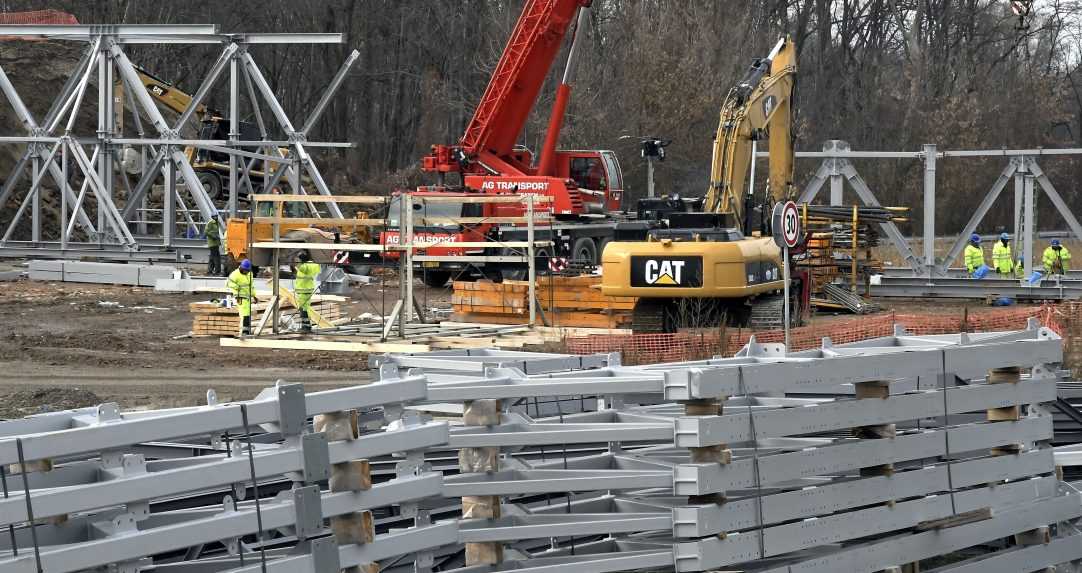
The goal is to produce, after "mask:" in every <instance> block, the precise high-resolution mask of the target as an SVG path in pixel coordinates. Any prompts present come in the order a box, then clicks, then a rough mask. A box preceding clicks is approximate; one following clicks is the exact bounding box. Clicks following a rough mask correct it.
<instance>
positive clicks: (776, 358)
mask: <svg viewBox="0 0 1082 573" xmlns="http://www.w3.org/2000/svg"><path fill="white" fill-rule="evenodd" d="M899 332H901V331H899ZM1061 358H1062V349H1061V340H1059V339H1058V337H1056V335H1055V334H1054V333H1052V332H1051V331H1049V330H1047V329H1043V328H1036V327H1035V326H1034V327H1032V328H1029V329H1026V330H1022V331H1013V332H997V333H987V334H975V335H943V336H922V337H910V336H906V335H904V334H902V333H899V334H898V335H897V336H891V337H886V338H882V339H876V340H870V341H865V342H863V343H860V344H858V345H853V346H848V347H847V346H838V347H832V346H829V345H828V346H825V347H823V348H820V349H815V350H810V351H805V352H798V353H794V354H790V355H788V356H785V355H784V354H782V353H780V352H778V350H777V349H775V348H773V347H772V346H770V345H760V344H758V343H755V342H754V341H753V342H752V343H751V344H749V345H748V346H747V347H746V348H745V349H744V350H743V351H742V352H741V353H740V355H739V356H738V357H735V358H731V359H717V360H711V361H703V362H692V363H669V364H658V365H650V366H641V367H625V366H621V365H620V363H619V358H618V356H616V355H594V356H570V355H558V354H534V353H522V352H495V351H466V350H460V351H443V352H439V353H435V354H425V355H418V356H411V355H386V356H373V357H372V358H371V359H370V361H371V364H372V365H373V366H374V367H376V368H378V378H379V379H378V381H376V382H374V383H371V384H368V385H365V386H354V387H348V388H343V389H339V390H331V391H325V392H315V393H310V394H307V395H306V394H305V393H304V390H303V388H302V387H300V386H299V385H288V384H281V385H279V386H276V387H275V388H270V389H267V390H265V391H264V392H263V393H262V394H260V396H259V397H257V398H256V399H255V400H252V401H249V402H243V403H232V404H218V403H216V400H215V398H214V394H213V392H211V393H209V403H208V405H207V406H204V407H197V408H185V409H180V410H168V411H150V412H130V413H122V412H118V411H117V408H116V406H115V405H112V404H105V405H102V406H99V407H96V408H83V409H79V410H73V411H67V412H58V413H51V414H46V415H43V416H39V417H36V418H28V419H25V420H18V421H12V422H5V423H0V464H3V465H4V467H14V468H16V469H17V473H16V474H15V475H8V476H7V479H6V483H7V486H6V487H7V488H8V490H7V493H6V494H5V495H6V498H5V499H3V500H0V508H3V511H0V525H10V526H12V536H11V537H10V540H9V538H8V536H4V538H3V539H2V540H0V548H3V549H12V547H11V543H12V541H11V540H14V544H15V546H16V547H17V549H18V552H17V555H16V554H15V553H8V554H6V555H3V554H0V573H2V572H7V571H11V572H15V571H33V570H40V571H48V572H50V573H54V572H55V573H62V572H72V573H74V572H76V571H82V570H85V569H86V568H88V567H104V568H117V569H123V568H124V567H127V566H128V564H133V563H139V564H140V566H143V567H146V566H158V567H168V568H170V569H176V570H198V571H205V572H226V571H229V572H245V573H247V572H251V573H254V572H256V571H261V570H263V569H264V568H265V570H268V571H316V572H319V573H324V572H335V571H338V570H340V569H342V568H348V567H353V566H358V567H360V570H361V571H381V572H383V573H399V572H401V573H406V572H412V571H416V570H433V569H434V568H437V567H438V570H440V571H456V570H457V571H463V572H465V571H477V570H491V567H496V568H498V569H501V570H502V569H516V570H524V571H531V570H536V571H557V570H559V571H596V572H610V571H611V572H616V571H628V570H641V569H644V568H648V569H650V570H652V571H713V570H719V569H725V570H740V571H745V572H755V573H782V572H785V573H788V572H791V571H806V572H819V573H828V572H830V573H836V572H838V571H847V572H849V571H851V572H868V573H871V572H874V571H883V570H887V571H891V570H899V569H901V568H903V567H910V568H915V567H918V566H919V565H923V566H925V567H927V566H928V564H929V563H930V560H937V558H939V557H940V556H944V555H947V554H956V553H957V552H960V551H966V552H967V555H971V556H972V557H970V558H969V559H967V560H964V561H958V560H957V559H956V558H955V559H952V560H950V561H946V562H944V561H941V560H940V561H938V563H939V565H934V566H933V568H932V569H930V570H931V571H934V572H935V573H963V572H966V571H977V570H981V571H984V570H998V571H1034V570H1038V569H1043V568H1045V567H1050V566H1054V565H1057V564H1060V563H1064V562H1067V561H1071V560H1075V559H1079V558H1080V557H1082V537H1080V534H1079V529H1078V528H1077V526H1076V523H1075V522H1077V520H1078V519H1079V518H1080V517H1082V494H1080V493H1079V492H1078V491H1077V490H1075V489H1074V488H1073V487H1071V486H1070V485H1069V484H1066V483H1063V482H1061V481H1059V480H1058V478H1057V471H1056V467H1055V465H1054V461H1053V452H1052V450H1051V449H1050V448H1049V447H1048V445H1047V443H1048V441H1049V440H1050V439H1051V437H1052V418H1051V416H1050V415H1048V414H1047V412H1045V411H1044V410H1043V409H1042V408H1039V407H1037V406H1038V405H1039V404H1041V403H1046V402H1050V401H1054V400H1055V399H1056V374H1055V372H1054V365H1055V363H1057V362H1058V361H1059V360H1061ZM767 395H769V396H770V397H766V396H767ZM813 397H814V399H810V398H813ZM428 412H431V413H439V415H440V416H441V417H442V418H444V419H446V418H447V417H448V416H450V417H452V421H451V422H450V423H449V422H447V421H433V420H430V419H429V418H428V417H427V414H426V413H428ZM24 477H25V478H26V479H25V480H24ZM27 496H29V497H27ZM943 563H949V564H946V565H944V564H943ZM463 568H466V569H463ZM479 568H483V569H479ZM912 570H916V569H912ZM920 570H922V571H924V570H925V569H923V568H922V569H920Z"/></svg>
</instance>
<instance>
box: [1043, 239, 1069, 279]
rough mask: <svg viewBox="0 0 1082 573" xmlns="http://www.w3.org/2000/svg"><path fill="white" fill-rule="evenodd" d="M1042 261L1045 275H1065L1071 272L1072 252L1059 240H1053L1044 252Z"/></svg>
mask: <svg viewBox="0 0 1082 573" xmlns="http://www.w3.org/2000/svg"><path fill="white" fill-rule="evenodd" d="M1042 259H1043V261H1042V262H1044V272H1045V274H1048V275H1065V274H1067V271H1069V270H1071V268H1070V267H1071V264H1070V263H1071V251H1068V250H1067V247H1064V246H1063V245H1062V244H1061V243H1060V242H1059V239H1052V244H1051V245H1049V246H1048V248H1047V249H1045V250H1044V256H1043V257H1042Z"/></svg>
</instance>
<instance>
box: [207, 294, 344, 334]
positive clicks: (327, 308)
mask: <svg viewBox="0 0 1082 573" xmlns="http://www.w3.org/2000/svg"><path fill="white" fill-rule="evenodd" d="M267 307H268V305H267V303H256V304H254V305H252V324H257V323H258V322H259V321H260V320H261V319H262V318H263V313H264V312H265V311H266V310H267ZM312 310H314V311H315V312H316V313H318V314H319V315H320V316H322V317H323V318H325V319H327V320H328V321H331V322H333V321H335V320H338V319H339V318H343V317H344V316H345V314H344V313H343V311H342V307H341V306H340V305H339V304H338V303H337V302H334V301H318V302H313V303H312ZM188 312H190V313H191V315H192V336H197V337H204V336H205V337H211V336H214V337H220V336H236V335H237V333H238V332H239V331H240V315H239V314H238V313H237V309H236V308H227V307H224V306H221V304H220V303H218V302H216V301H206V302H193V303H191V304H189V305H188ZM279 312H280V313H281V316H289V315H290V314H295V313H296V312H297V310H296V307H294V306H293V305H292V304H291V303H290V302H289V301H288V299H283V300H282V304H281V305H280V310H279ZM268 330H269V327H268Z"/></svg>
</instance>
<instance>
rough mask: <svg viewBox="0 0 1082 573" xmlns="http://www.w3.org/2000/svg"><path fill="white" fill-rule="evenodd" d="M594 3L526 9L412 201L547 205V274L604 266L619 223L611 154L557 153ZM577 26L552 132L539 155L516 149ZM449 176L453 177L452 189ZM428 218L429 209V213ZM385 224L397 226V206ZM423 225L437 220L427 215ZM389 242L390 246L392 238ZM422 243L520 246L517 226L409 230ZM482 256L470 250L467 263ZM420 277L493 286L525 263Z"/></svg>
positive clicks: (541, 235) (455, 268)
mask: <svg viewBox="0 0 1082 573" xmlns="http://www.w3.org/2000/svg"><path fill="white" fill-rule="evenodd" d="M590 4H591V0H528V1H527V2H526V4H525V6H524V7H523V9H522V14H521V15H520V16H519V19H518V22H517V24H516V25H515V29H514V31H513V32H512V34H511V38H510V40H509V41H508V43H507V46H506V47H505V48H504V51H503V55H502V56H501V57H500V61H499V63H498V64H497V66H496V69H495V70H494V71H493V74H492V77H491V79H490V80H489V83H488V87H487V88H486V89H485V93H484V95H483V96H482V98H481V101H480V103H479V104H478V106H477V109H476V110H475V111H474V114H473V117H472V118H471V120H470V122H469V124H468V125H467V127H466V131H465V134H464V135H463V136H462V138H461V139H460V140H459V142H458V143H457V144H455V145H434V146H433V147H432V151H431V153H430V154H429V155H428V156H426V157H424V159H423V161H422V168H423V170H424V171H426V172H430V173H436V174H437V177H438V180H439V182H438V184H436V185H433V186H426V187H420V188H418V189H417V191H415V192H414V193H418V194H463V195H469V194H525V193H536V194H539V195H546V196H548V197H551V202H550V203H547V204H546V207H545V208H546V209H547V210H549V211H550V212H551V215H552V221H551V223H550V224H546V225H545V226H539V227H537V229H536V231H535V233H536V235H535V237H536V239H537V240H539V241H552V243H553V247H552V248H551V249H550V248H548V247H542V248H538V249H537V262H538V266H537V269H538V272H543V271H545V270H547V269H548V266H549V265H548V260H549V259H550V258H551V257H564V258H567V259H571V260H574V261H581V262H584V263H587V264H597V263H599V262H600V260H601V250H602V249H603V248H604V246H605V243H607V242H608V241H609V240H611V239H612V238H613V236H614V233H615V226H616V223H617V222H618V221H620V220H622V202H623V196H624V186H623V175H622V173H621V171H620V164H619V162H618V161H617V159H616V154H615V153H613V152H612V151H598V150H586V151H566V150H558V149H557V148H556V147H557V143H558V141H559V137H560V128H561V126H562V125H563V118H564V113H565V111H566V109H567V104H568V101H569V100H570V96H571V83H570V82H571V77H572V76H573V73H574V67H575V59H576V58H575V56H576V52H577V51H578V41H579V37H580V35H581V34H583V33H585V28H586V23H587V21H588V9H589V6H590ZM576 21H577V22H578V23H577V25H576V26H575V32H574V34H573V37H572V40H571V46H570V48H569V50H568V57H567V64H566V67H565V70H564V75H563V80H562V81H561V82H560V84H559V86H558V87H557V90H556V98H555V102H554V104H553V107H552V111H551V115H550V119H549V123H548V131H547V132H546V134H545V139H544V143H543V146H542V149H541V153H540V156H539V157H538V158H537V161H536V162H535V157H534V154H533V153H532V152H531V151H530V150H528V149H525V148H524V147H522V146H520V145H517V142H518V141H519V138H520V136H521V134H522V131H523V127H524V126H525V123H526V120H527V118H528V117H529V114H530V111H531V110H532V109H533V107H534V105H535V103H536V101H537V97H538V95H539V94H540V91H541V88H542V86H543V85H544V82H545V77H546V76H547V75H548V73H549V70H550V69H551V68H552V64H553V62H554V61H555V59H556V57H557V55H558V54H559V52H560V46H561V44H562V43H563V40H564V37H565V36H566V35H567V32H568V30H569V29H570V28H571V24H572V22H576ZM449 174H457V177H456V179H458V181H456V182H455V183H454V184H451V183H449V182H448V175H449ZM440 208H441V209H442V210H443V211H444V212H442V213H441V214H440V215H439V216H445V217H454V216H469V217H521V216H522V215H524V213H523V210H524V208H523V207H522V206H521V205H518V204H471V203H461V204H456V203H450V204H443V205H441V207H440ZM428 209H429V210H431V209H432V207H431V206H429V207H428ZM390 211H391V214H390V215H389V217H390V218H391V219H392V221H391V223H392V224H393V223H394V219H395V217H396V215H395V214H394V213H395V206H394V205H392V206H391V209H390ZM428 216H435V215H433V214H432V213H431V212H429V213H428ZM392 235H393V236H394V238H393V239H392V238H391V236H392ZM417 235H420V236H422V237H424V238H425V239H427V240H431V241H433V242H434V243H438V244H440V245H445V244H446V245H450V244H453V242H455V241H456V240H457V241H464V240H465V241H471V242H472V241H479V240H484V238H486V237H487V238H489V239H498V240H505V241H510V240H515V241H519V240H525V239H526V228H525V226H524V225H522V224H516V225H498V224H485V223H481V224H476V225H468V226H446V227H415V236H417ZM397 239H398V232H397V230H394V231H388V232H386V233H383V234H382V235H381V238H380V241H381V243H386V242H387V241H394V240H397ZM492 250H493V249H488V251H490V252H488V253H482V252H480V251H484V249H474V251H478V252H471V253H469V254H489V255H493V254H499V253H493V252H491V251H492ZM427 254H429V255H454V254H466V253H465V251H464V250H462V249H457V250H456V249H454V248H453V247H450V246H447V247H443V246H441V247H433V248H432V249H429V250H427ZM427 264H428V265H429V266H428V267H421V265H418V267H419V268H423V269H424V270H425V272H424V273H422V276H424V277H425V282H426V283H428V284H429V285H432V286H439V285H443V284H445V283H446V282H447V280H448V279H450V278H452V277H463V278H469V277H476V276H479V275H484V276H487V277H490V278H493V279H499V278H500V277H519V276H522V275H523V274H524V270H525V265H524V264H523V263H466V262H443V261H441V262H438V263H427Z"/></svg>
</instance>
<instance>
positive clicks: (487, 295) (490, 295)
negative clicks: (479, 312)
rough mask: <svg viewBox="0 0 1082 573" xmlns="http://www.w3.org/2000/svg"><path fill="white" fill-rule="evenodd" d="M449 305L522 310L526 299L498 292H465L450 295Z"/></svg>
mask: <svg viewBox="0 0 1082 573" xmlns="http://www.w3.org/2000/svg"><path fill="white" fill-rule="evenodd" d="M451 304H464V305H469V304H476V305H481V306H507V307H512V308H522V307H525V306H526V299H525V298H523V297H521V296H515V295H514V294H504V293H500V292H485V291H467V292H456V293H452V294H451Z"/></svg>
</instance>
